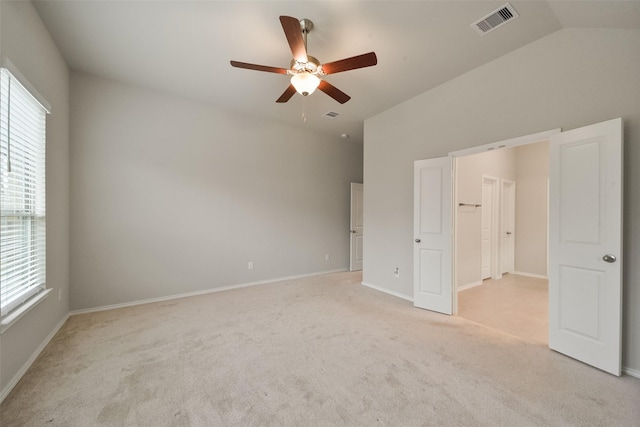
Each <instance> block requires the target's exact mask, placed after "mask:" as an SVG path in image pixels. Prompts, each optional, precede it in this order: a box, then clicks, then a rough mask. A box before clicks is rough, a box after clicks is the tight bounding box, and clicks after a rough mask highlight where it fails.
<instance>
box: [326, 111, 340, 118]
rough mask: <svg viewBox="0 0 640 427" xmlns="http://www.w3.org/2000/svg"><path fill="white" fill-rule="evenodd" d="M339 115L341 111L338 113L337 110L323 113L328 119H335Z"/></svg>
mask: <svg viewBox="0 0 640 427" xmlns="http://www.w3.org/2000/svg"><path fill="white" fill-rule="evenodd" d="M339 115H340V113H336V112H335V111H327V112H326V113H324V114H323V115H322V117H326V118H327V119H335V118H336V117H338V116H339Z"/></svg>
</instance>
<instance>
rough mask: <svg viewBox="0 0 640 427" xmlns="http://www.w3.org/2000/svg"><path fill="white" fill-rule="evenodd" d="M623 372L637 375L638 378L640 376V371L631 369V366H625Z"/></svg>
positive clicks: (632, 375) (633, 375)
mask: <svg viewBox="0 0 640 427" xmlns="http://www.w3.org/2000/svg"><path fill="white" fill-rule="evenodd" d="M622 373H623V374H626V375H629V376H630V377H636V378H640V371H638V370H636V369H631V368H625V367H624V366H623V367H622Z"/></svg>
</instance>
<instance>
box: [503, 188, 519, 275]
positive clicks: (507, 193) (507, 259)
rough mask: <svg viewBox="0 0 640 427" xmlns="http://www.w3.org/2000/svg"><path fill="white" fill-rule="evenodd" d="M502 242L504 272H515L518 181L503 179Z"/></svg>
mask: <svg viewBox="0 0 640 427" xmlns="http://www.w3.org/2000/svg"><path fill="white" fill-rule="evenodd" d="M500 200H501V203H502V215H500V218H501V221H500V222H501V224H502V226H501V230H500V234H501V244H500V257H501V262H502V267H501V272H502V273H513V271H514V270H515V230H516V227H515V223H516V214H515V212H516V183H515V182H513V181H509V180H507V179H503V180H502V194H501V197H500Z"/></svg>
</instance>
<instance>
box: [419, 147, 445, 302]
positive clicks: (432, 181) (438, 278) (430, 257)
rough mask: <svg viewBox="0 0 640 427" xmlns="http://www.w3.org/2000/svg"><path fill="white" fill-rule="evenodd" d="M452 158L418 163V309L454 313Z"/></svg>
mask: <svg viewBox="0 0 640 427" xmlns="http://www.w3.org/2000/svg"><path fill="white" fill-rule="evenodd" d="M451 216H452V210H451V158H449V157H441V158H437V159H427V160H420V161H417V162H415V166H414V243H413V244H414V265H413V269H414V294H413V304H414V305H415V306H416V307H420V308H425V309H428V310H433V311H438V312H440V313H445V314H452V312H453V287H452V275H451V272H452V257H451V250H452V242H451Z"/></svg>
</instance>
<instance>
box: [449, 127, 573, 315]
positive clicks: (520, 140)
mask: <svg viewBox="0 0 640 427" xmlns="http://www.w3.org/2000/svg"><path fill="white" fill-rule="evenodd" d="M560 132H562V129H561V128H556V129H550V130H547V131H543V132H538V133H534V134H530V135H524V136H520V137H517V138H511V139H507V140H504V141H498V142H493V143H490V144H483V145H478V146H475V147H471V148H466V149H464V150H457V151H451V152H450V153H449V157H451V158H452V162H453V171H454V172H453V174H452V177H451V179H452V183H451V185H452V189H453V197H452V200H453V201H454V203H458V193H457V185H456V177H457V170H458V161H457V158H458V157H464V156H469V155H472V154H480V153H484V152H486V151H492V150H498V149H501V148H510V147H518V146H521V145H527V144H534V143H536V142H543V141H548V140H549V139H550V138H551V135H555V134H557V133H560ZM452 211H453V218H452V220H453V225H452V230H453V236H452V245H453V248H452V252H453V253H454V254H455V253H456V239H457V234H458V230H457V227H458V218H457V209H452ZM547 234H548V230H547ZM547 240H548V239H547ZM455 259H456V257H455V256H454V257H453V260H452V262H451V268H452V272H451V277H452V280H453V286H452V292H453V314H458V287H457V283H458V277H457V273H456V270H457V268H456V261H455Z"/></svg>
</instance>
